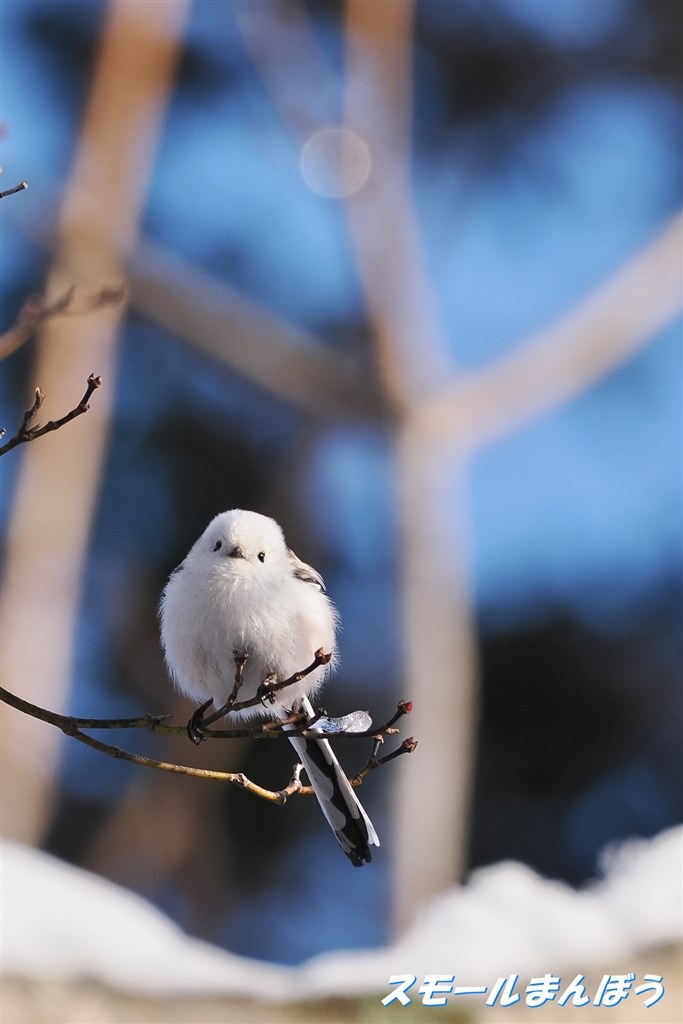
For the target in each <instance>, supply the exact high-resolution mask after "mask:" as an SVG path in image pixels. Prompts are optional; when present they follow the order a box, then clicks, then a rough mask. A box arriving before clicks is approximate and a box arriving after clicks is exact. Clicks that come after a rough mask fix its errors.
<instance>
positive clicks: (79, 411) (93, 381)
mask: <svg viewBox="0 0 683 1024" xmlns="http://www.w3.org/2000/svg"><path fill="white" fill-rule="evenodd" d="M101 386H102V378H101V377H96V376H95V374H94V373H91V374H90V376H89V377H88V385H87V387H86V389H85V394H84V395H83V397H82V398H81V400H80V402H79V403H78V405H77V406H75V407H74V408H73V409H71V411H70V412H67V413H65V414H64V416H60V417H59V419H58V420H48V421H47V423H44V424H43V425H42V426H33V427H32V426H31V423H32V421H33V420H34V419H35V417H36V414H37V412H38V410H39V409H40V407H41V405H42V404H43V401H44V400H45V395H44V394H43V392H42V391H41V390H40V388H36V390H35V393H34V399H33V404H32V405H31V407H30V409H27V410H26V412H25V413H24V415H23V418H22V421H21V426H20V427H19V430H18V431H17V432H16V434H15V435H14V437H11V438H10V439H9V441H6V442H5V444H3V445H0V456H1V455H6V454H7V452H10V451H11V450H12V449H13V448H16V447H17V445H20V444H25V443H26V442H27V441H35V439H36V438H37V437H42V436H43V434H49V433H50V432H51V431H53V430H59V428H60V427H63V426H64V424H65V423H69V422H70V421H71V420H74V419H76V417H77V416H82V415H83V413H84V412H87V411H88V409H89V408H90V399H91V397H92V394H93V392H94V391H96V390H97V389H98V388H99V387H101ZM4 433H5V431H4V430H3V431H2V433H0V437H1V436H2V434H4Z"/></svg>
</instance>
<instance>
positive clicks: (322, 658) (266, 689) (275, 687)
mask: <svg viewBox="0 0 683 1024" xmlns="http://www.w3.org/2000/svg"><path fill="white" fill-rule="evenodd" d="M331 658H332V655H331V654H325V651H324V650H323V649H322V647H320V648H318V650H317V651H316V652H315V654H314V656H313V661H312V662H311V664H310V665H309V666H308V668H304V669H302V670H301V671H300V672H295V673H294V675H292V676H290V677H289V679H283V680H282V681H281V682H279V683H269V682H263V683H261V685H260V686H259V688H258V690H257V691H256V696H255V697H252V698H251V699H250V700H244V701H240V702H239V703H237V704H235V705H234V708H233V710H235V711H242V710H244V709H245V708H254V707H256V706H257V705H258V704H265V703H266V701H268V702H269V703H270V704H273V703H274V701H275V694H276V693H279V692H280V690H284V689H285V688H286V687H288V686H293V685H294V684H295V683H300V682H301V680H302V679H305V678H306V676H308V675H310V674H311V672H315V670H316V669H317V668H320V666H321V665H328V664H329V662H330V660H331Z"/></svg>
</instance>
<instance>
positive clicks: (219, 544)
mask: <svg viewBox="0 0 683 1024" xmlns="http://www.w3.org/2000/svg"><path fill="white" fill-rule="evenodd" d="M222 547H223V541H222V540H217V541H216V543H215V544H214V546H213V550H214V551H220V549H221V548H222Z"/></svg>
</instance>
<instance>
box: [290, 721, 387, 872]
mask: <svg viewBox="0 0 683 1024" xmlns="http://www.w3.org/2000/svg"><path fill="white" fill-rule="evenodd" d="M290 743H291V744H292V746H293V747H294V749H295V750H296V752H297V754H298V755H299V757H300V759H301V762H302V764H303V766H304V768H305V770H306V774H307V775H308V779H309V782H310V784H311V785H312V786H313V789H314V790H315V795H316V797H317V798H318V803H319V804H320V807H321V808H322V812H323V814H324V815H325V817H326V818H327V820H328V822H329V824H330V828H331V829H332V831H333V832H334V834H335V836H336V837H337V842H338V843H339V845H340V846H341V848H342V850H343V851H344V853H345V854H346V856H347V857H348V858H349V860H350V861H351V863H352V864H353V865H354V867H357V868H358V867H361V866H362V865H363V864H369V863H370V861H371V860H372V856H371V854H370V847H371V846H379V839H378V837H377V833H376V832H375V829H374V826H373V824H372V822H371V821H370V819H369V818H368V816H367V814H366V813H365V810H364V809H363V806H362V804H361V802H360V800H359V799H358V797H357V796H356V794H355V793H354V791H353V789H352V787H351V786H350V784H349V780H348V779H347V778H346V775H345V774H344V772H343V771H342V767H341V765H340V764H339V761H338V760H337V758H336V757H335V754H334V751H333V750H332V747H331V746H330V744H329V743H328V741H327V740H310V739H309V740H307V739H303V738H302V737H300V736H292V737H291V738H290Z"/></svg>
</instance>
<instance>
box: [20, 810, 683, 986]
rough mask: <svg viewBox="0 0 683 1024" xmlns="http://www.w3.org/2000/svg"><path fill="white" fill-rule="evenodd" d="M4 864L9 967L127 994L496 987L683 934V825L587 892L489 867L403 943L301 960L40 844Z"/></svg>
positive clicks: (450, 894) (610, 853)
mask: <svg viewBox="0 0 683 1024" xmlns="http://www.w3.org/2000/svg"><path fill="white" fill-rule="evenodd" d="M0 858H1V860H0V882H1V885H2V921H1V929H2V930H1V933H0V935H1V941H2V946H1V954H0V968H1V970H2V973H3V974H5V975H19V976H24V977H29V978H30V977H35V978H59V979H70V978H74V979H75V978H83V977H88V978H94V979H96V980H99V981H101V982H103V983H105V984H108V985H110V986H112V987H114V988H118V989H123V990H128V991H138V992H146V993H158V994H165V995H168V994H169V993H171V992H174V993H186V994H189V993H202V994H205V995H219V994H223V995H231V996H235V997H251V998H260V999H266V1000H270V1001H279V1000H283V1001H284V1000H288V999H299V1000H300V999H307V998H318V997H320V998H322V997H326V996H335V995H339V996H354V995H371V994H375V993H378V992H381V993H386V992H387V991H389V988H390V986H389V985H388V979H389V976H390V975H391V974H400V973H409V974H414V975H417V976H418V977H419V976H421V975H425V974H429V973H445V974H456V975H457V976H458V977H459V978H461V979H463V981H466V982H467V983H468V984H482V985H485V984H491V983H492V982H493V981H495V979H496V978H498V977H500V976H504V975H507V974H510V973H518V974H531V973H538V972H544V971H552V972H554V973H558V972H561V971H563V970H567V969H572V968H576V970H577V971H587V970H588V969H589V968H590V967H591V966H593V965H604V964H608V963H609V962H610V961H612V960H615V959H617V960H620V961H623V959H624V957H628V956H629V955H632V954H634V953H637V952H641V951H643V950H647V949H651V948H656V947H658V946H665V945H669V944H673V943H680V942H681V941H682V940H683V934H682V932H683V927H682V917H683V910H682V908H683V828H674V829H670V830H668V831H666V832H663V833H661V834H660V835H659V836H657V837H655V838H654V839H650V840H644V839H633V840H630V841H628V842H627V843H624V844H621V845H620V846H619V847H615V848H610V849H608V850H607V851H606V853H605V855H604V858H603V866H604V870H605V876H604V878H603V879H601V880H600V881H598V882H595V883H594V884H592V885H591V886H590V887H587V888H584V889H582V890H579V891H576V890H574V889H572V888H571V887H570V886H568V885H565V884H564V883H562V882H557V881H552V880H548V879H544V878H541V877H540V876H539V875H537V874H536V873H535V872H534V871H532V870H531V868H529V867H526V866H525V865H523V864H520V863H516V862H513V861H508V862H503V863H500V864H495V865H492V866H490V867H486V868H481V869H479V870H477V871H475V872H474V873H473V874H472V876H471V878H470V879H469V881H468V882H467V883H466V884H465V885H464V886H462V887H459V888H452V889H449V890H448V891H446V892H443V893H441V894H440V895H439V896H437V897H436V898H435V899H434V900H432V901H431V903H429V904H428V905H427V906H426V907H425V908H424V909H423V912H422V913H421V914H420V916H419V917H418V919H417V920H416V922H415V923H414V925H413V926H412V927H411V928H410V929H409V930H408V931H407V932H406V933H405V934H404V935H403V936H402V937H401V938H400V939H398V941H396V942H394V943H393V944H391V945H389V946H386V947H382V948H379V949H370V950H367V949H365V950H353V951H341V952H334V953H325V954H323V955H321V956H318V957H315V958H314V959H312V960H310V961H308V962H307V963H305V964H303V965H301V966H300V967H297V968H286V967H280V966H277V965H274V964H268V963H263V962H260V961H257V960H249V959H246V958H244V957H238V956H234V955H233V954H231V953H227V952H225V951H223V950H220V949H217V948H216V947H213V946H211V945H209V944H207V943H204V942H200V941H199V940H197V939H193V938H191V937H189V936H188V935H186V934H185V933H184V932H183V931H182V930H181V929H180V928H178V927H177V926H176V925H175V924H173V923H172V922H171V921H170V920H169V919H168V918H167V917H165V915H164V914H162V913H161V912H160V911H159V910H157V909H156V908H155V907H153V906H152V905H151V904H150V903H148V902H147V901H146V900H144V899H143V898H142V897H140V896H136V895H134V894H133V893H131V892H129V891H128V890H126V889H122V888H121V887H119V886H117V885H114V884H113V883H112V882H108V881H106V880H104V879H102V878H100V877H99V876H96V875H93V874H91V873H89V872H86V871H83V870H81V869H79V868H75V867H73V866H71V865H69V864H65V863H63V862H62V861H59V860H57V859H55V858H54V857H51V856H49V855H48V854H45V853H42V852H41V851H38V850H35V849H32V848H29V847H24V846H20V845H18V844H16V843H13V842H10V841H8V840H4V841H2V843H1V844H0Z"/></svg>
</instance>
